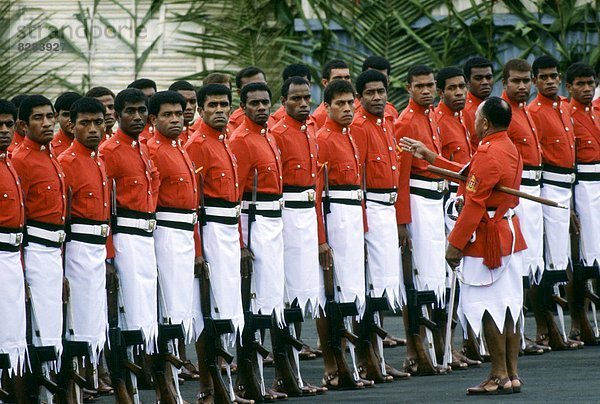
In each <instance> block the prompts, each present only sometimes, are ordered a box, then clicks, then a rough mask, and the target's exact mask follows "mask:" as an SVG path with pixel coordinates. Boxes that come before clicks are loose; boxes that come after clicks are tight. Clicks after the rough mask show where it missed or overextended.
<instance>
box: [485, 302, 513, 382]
mask: <svg viewBox="0 0 600 404" xmlns="http://www.w3.org/2000/svg"><path fill="white" fill-rule="evenodd" d="M483 332H484V333H485V340H486V342H487V346H488V350H489V352H490V359H491V361H492V368H491V369H490V376H492V377H499V378H500V379H504V378H506V377H508V370H507V368H506V334H505V333H501V332H500V330H498V328H497V327H496V324H495V323H494V320H493V319H492V316H490V315H489V314H488V312H487V311H486V312H485V313H484V315H483ZM517 355H518V353H517Z"/></svg>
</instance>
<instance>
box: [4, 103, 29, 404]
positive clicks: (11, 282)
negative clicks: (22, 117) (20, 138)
mask: <svg viewBox="0 0 600 404" xmlns="http://www.w3.org/2000/svg"><path fill="white" fill-rule="evenodd" d="M16 121H17V108H16V107H15V106H14V105H13V104H12V103H11V102H9V101H6V100H0V205H1V206H2V209H0V227H1V229H2V230H1V231H0V285H1V286H0V287H1V292H0V293H2V299H0V317H1V318H2V321H3V325H2V327H1V328H0V355H7V356H8V359H9V360H10V367H9V368H8V369H4V370H3V375H2V376H3V377H2V379H3V380H2V383H1V384H2V385H3V387H6V382H8V384H11V382H12V385H13V386H14V391H15V395H14V397H4V396H2V397H0V399H1V400H4V401H6V402H8V401H11V399H12V400H14V402H26V397H25V396H24V393H25V392H24V390H23V385H22V376H23V371H24V370H25V364H26V362H25V353H26V351H27V340H26V338H25V334H26V318H25V280H24V276H23V266H22V264H21V252H20V249H21V242H22V239H23V226H24V223H25V215H24V213H25V212H24V207H23V191H22V189H21V183H20V181H19V178H18V177H17V172H16V171H15V169H14V166H13V163H12V160H11V157H10V153H9V152H8V151H7V149H8V147H9V146H10V145H11V143H12V136H13V131H14V130H15V124H16Z"/></svg>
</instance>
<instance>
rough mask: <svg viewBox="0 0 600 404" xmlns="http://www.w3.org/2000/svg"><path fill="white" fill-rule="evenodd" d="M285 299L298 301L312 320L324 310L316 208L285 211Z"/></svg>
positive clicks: (283, 215) (283, 217)
mask: <svg viewBox="0 0 600 404" xmlns="http://www.w3.org/2000/svg"><path fill="white" fill-rule="evenodd" d="M282 219H283V246H284V254H283V257H284V262H285V297H286V300H287V303H292V302H293V301H294V300H295V299H298V305H299V306H300V308H301V309H302V313H304V310H305V309H307V311H308V313H310V314H312V316H313V317H317V315H318V314H319V309H318V308H319V307H321V308H324V307H325V289H324V287H323V273H322V270H321V267H320V265H319V237H318V232H317V212H316V210H315V208H298V209H297V208H283V212H282Z"/></svg>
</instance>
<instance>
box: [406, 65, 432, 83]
mask: <svg viewBox="0 0 600 404" xmlns="http://www.w3.org/2000/svg"><path fill="white" fill-rule="evenodd" d="M430 74H433V70H432V69H431V67H429V66H425V65H412V66H411V67H409V68H408V72H407V73H406V82H407V83H408V84H410V83H412V80H413V77H415V76H428V75H430Z"/></svg>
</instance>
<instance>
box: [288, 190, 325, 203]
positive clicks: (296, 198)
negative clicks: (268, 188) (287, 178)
mask: <svg viewBox="0 0 600 404" xmlns="http://www.w3.org/2000/svg"><path fill="white" fill-rule="evenodd" d="M316 195H317V192H316V191H315V190H314V189H307V190H306V191H302V192H284V193H283V201H284V202H314V201H315V197H316Z"/></svg>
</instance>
